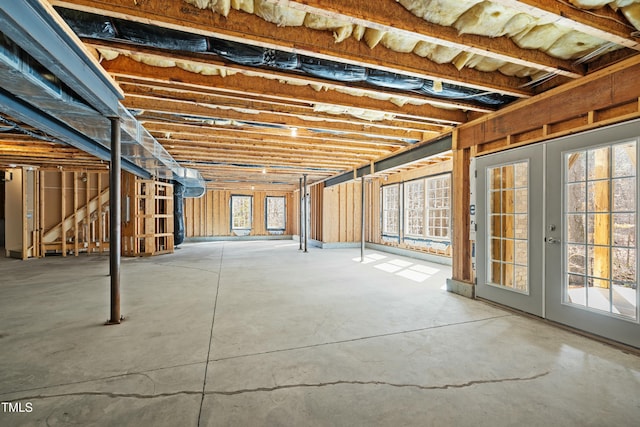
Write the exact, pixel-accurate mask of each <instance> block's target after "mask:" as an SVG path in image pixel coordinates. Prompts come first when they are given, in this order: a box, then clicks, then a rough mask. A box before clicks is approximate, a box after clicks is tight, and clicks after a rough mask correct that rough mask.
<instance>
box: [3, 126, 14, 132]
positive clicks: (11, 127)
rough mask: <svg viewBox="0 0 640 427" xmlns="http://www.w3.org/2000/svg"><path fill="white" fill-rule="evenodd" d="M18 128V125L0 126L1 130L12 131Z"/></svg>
mask: <svg viewBox="0 0 640 427" xmlns="http://www.w3.org/2000/svg"><path fill="white" fill-rule="evenodd" d="M14 129H16V126H15V125H14V126H7V127H2V128H0V132H11V131H12V130H14Z"/></svg>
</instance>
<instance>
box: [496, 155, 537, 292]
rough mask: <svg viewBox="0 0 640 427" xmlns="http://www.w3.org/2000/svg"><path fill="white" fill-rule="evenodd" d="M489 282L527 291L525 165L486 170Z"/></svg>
mask: <svg viewBox="0 0 640 427" xmlns="http://www.w3.org/2000/svg"><path fill="white" fill-rule="evenodd" d="M487 171H488V175H487V179H488V186H487V187H488V190H487V195H486V197H487V200H488V203H489V214H488V216H487V221H488V229H489V234H490V238H489V239H488V242H487V243H488V253H489V254H490V256H489V260H488V266H487V267H488V271H489V280H490V282H491V284H493V285H496V286H502V287H504V288H505V289H510V290H514V291H518V292H523V293H528V292H529V272H528V268H529V256H528V252H529V163H528V162H527V161H524V162H519V163H513V164H508V165H503V166H496V167H493V168H489V169H487Z"/></svg>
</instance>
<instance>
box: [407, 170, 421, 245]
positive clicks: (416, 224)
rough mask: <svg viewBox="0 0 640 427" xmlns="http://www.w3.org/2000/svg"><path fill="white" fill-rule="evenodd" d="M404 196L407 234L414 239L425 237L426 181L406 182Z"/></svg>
mask: <svg viewBox="0 0 640 427" xmlns="http://www.w3.org/2000/svg"><path fill="white" fill-rule="evenodd" d="M404 196H405V197H404V208H405V209H404V215H405V217H404V222H405V234H406V235H407V236H412V237H424V223H425V221H424V220H425V199H424V197H425V194H424V179H419V180H415V181H410V182H406V183H405V184H404Z"/></svg>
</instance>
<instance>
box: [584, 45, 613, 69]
mask: <svg viewBox="0 0 640 427" xmlns="http://www.w3.org/2000/svg"><path fill="white" fill-rule="evenodd" d="M614 46H618V44H617V43H614V42H608V43H605V44H603V45H602V46H600V47H598V48H596V49H594V50H592V51H591V52H589V53H588V54H586V55H584V56H583V57H581V58H578V59H577V60H575V61H574V62H573V65H580V64H583V63H585V62H588V61H591V60H592V59H595V58H597V57H598V56H600V55H602V54H603V53H605V52H606V51H608V50H609V49H611V48H612V47H614Z"/></svg>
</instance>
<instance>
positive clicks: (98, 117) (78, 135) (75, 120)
mask: <svg viewBox="0 0 640 427" xmlns="http://www.w3.org/2000/svg"><path fill="white" fill-rule="evenodd" d="M28 3H34V8H33V9H30V8H29V7H27V6H28V5H27V4H23V3H22V2H17V3H12V7H13V5H14V4H16V5H17V4H19V5H20V6H19V7H18V6H16V7H15V8H11V14H9V12H8V11H7V9H8V8H7V7H6V6H5V5H0V23H2V24H3V26H2V29H3V31H6V32H7V33H9V34H5V33H2V32H0V76H1V77H2V81H3V87H4V88H5V91H6V92H5V93H4V95H3V96H4V97H5V98H7V99H8V100H11V101H16V102H11V105H15V106H16V108H20V112H19V113H20V114H19V115H20V117H21V120H22V121H24V122H25V123H29V124H30V125H32V126H34V127H37V128H40V127H43V126H45V122H46V126H47V128H46V131H47V133H50V134H51V135H53V136H56V137H57V138H59V139H61V140H62V141H65V142H67V143H68V144H70V145H73V146H75V147H77V148H79V149H81V150H83V151H86V152H89V153H90V154H93V155H95V156H97V157H98V158H100V159H103V160H109V158H110V156H109V151H110V146H111V134H110V129H111V124H110V121H109V119H108V118H107V117H118V118H119V119H120V123H121V135H120V136H121V141H122V157H123V159H124V160H125V163H124V167H125V168H126V169H127V170H129V171H131V172H133V173H135V174H136V175H141V176H144V175H145V173H144V172H145V171H146V173H148V175H151V176H154V177H157V178H164V179H169V180H171V179H172V180H175V181H178V182H180V183H182V184H183V185H184V186H185V197H200V196H202V195H203V194H204V192H205V188H206V186H205V182H204V179H203V178H202V176H201V175H200V173H199V172H198V171H197V170H193V169H188V168H184V167H182V166H180V165H179V164H178V162H176V161H175V159H173V157H171V155H170V154H169V153H168V152H167V151H166V150H165V148H164V147H163V146H162V145H161V144H160V143H159V142H158V141H156V139H155V138H154V137H153V136H152V135H151V134H150V133H149V132H148V131H147V130H146V129H144V127H142V125H141V124H140V123H139V122H138V121H137V120H136V119H135V118H134V117H133V115H132V114H131V113H130V112H129V111H128V110H127V109H126V108H125V107H124V106H123V105H122V104H120V102H119V101H118V100H117V98H115V95H114V93H113V91H112V93H111V98H115V99H114V102H109V105H104V102H102V101H101V102H97V103H96V104H94V100H95V98H96V97H98V98H99V97H100V96H102V95H104V94H103V89H104V90H106V89H105V88H104V81H103V80H102V78H101V77H100V78H96V77H95V76H94V74H92V73H89V72H87V68H86V67H87V66H88V65H86V63H90V62H91V61H89V58H84V59H82V58H80V55H78V54H77V52H76V50H74V48H72V47H69V48H68V49H67V50H68V52H67V54H69V55H72V54H76V56H74V57H73V58H71V59H69V58H68V57H66V56H59V57H49V56H48V55H51V53H50V52H48V51H45V52H43V51H42V50H43V49H52V51H51V52H57V51H58V50H59V49H57V48H55V47H52V46H49V45H48V43H47V42H46V41H40V42H39V43H35V42H33V43H31V44H30V43H26V42H25V40H21V41H22V45H18V43H16V42H15V39H14V37H16V36H18V37H19V36H20V34H21V31H26V29H27V28H29V30H30V31H32V32H33V31H34V28H35V27H37V26H38V25H46V24H48V25H55V24H56V22H57V21H55V20H54V19H53V18H52V17H42V16H39V15H38V14H37V13H38V12H39V13H45V12H50V11H48V10H46V8H45V7H44V6H42V5H41V4H40V3H38V2H37V1H35V0H30V1H29V2H28ZM23 9H24V10H23ZM27 12H30V13H27ZM54 13H55V12H54ZM25 20H27V22H25ZM37 30H38V31H37V32H38V33H47V34H50V33H52V34H59V33H62V34H66V32H65V30H64V29H63V28H48V29H46V28H40V27H37ZM69 32H70V31H69ZM29 37H31V36H29ZM50 37H53V36H52V35H50ZM60 38H62V37H61V36H58V37H57V38H54V40H53V41H54V42H57V43H61V42H62V41H61V40H60ZM68 38H69V36H68V34H67V39H68ZM67 39H64V40H63V41H64V42H69V40H67ZM26 40H30V38H27V39H26ZM23 46H24V47H23ZM63 57H64V58H65V61H64V62H65V64H66V62H67V59H69V61H70V62H71V65H69V66H62V65H61V63H60V61H59V60H58V59H59V58H63ZM39 58H44V60H46V62H47V64H43V63H42V62H41V61H40V60H39ZM81 60H83V61H84V63H85V68H84V69H83V71H84V72H80V71H79V70H78V69H76V68H77V67H79V66H80V65H78V64H77V63H76V62H77V61H81ZM74 61H75V62H74ZM49 63H53V64H54V65H51V67H55V71H53V69H52V68H49V67H48V66H49ZM55 64H57V65H55ZM74 67H76V68H74ZM59 73H62V74H59ZM65 73H68V74H65ZM101 83H102V86H100V84H101ZM92 84H95V85H97V86H96V87H97V89H99V90H98V91H97V92H96V93H93V94H91V95H90V96H86V97H85V93H86V92H87V91H89V90H90V88H91V85H92ZM71 88H74V89H73V90H72V89H71ZM76 89H77V90H81V91H82V92H83V93H82V94H81V95H80V94H79V93H76V92H75V90H76ZM12 97H15V99H14V100H12V99H11V98H12ZM105 97H106V98H109V97H107V96H106V95H105ZM18 100H19V101H18ZM20 101H21V102H20ZM87 101H88V102H89V103H87ZM25 106H27V107H26V109H25ZM29 107H30V108H31V109H32V110H33V114H28V113H27V112H26V110H27V109H28V108H29ZM94 107H95V108H94ZM3 111H5V112H6V113H8V114H10V115H12V114H15V113H17V112H16V111H11V109H10V108H9V107H8V106H7V105H5V106H4V107H3ZM107 113H108V114H107ZM50 119H52V120H50ZM52 123H53V124H52Z"/></svg>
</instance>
